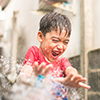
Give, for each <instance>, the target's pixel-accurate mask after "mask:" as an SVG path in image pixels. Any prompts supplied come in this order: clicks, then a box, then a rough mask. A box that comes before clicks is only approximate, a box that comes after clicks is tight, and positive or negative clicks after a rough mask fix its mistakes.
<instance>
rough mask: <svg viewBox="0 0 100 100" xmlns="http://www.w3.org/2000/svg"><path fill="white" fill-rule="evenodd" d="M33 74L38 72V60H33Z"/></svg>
mask: <svg viewBox="0 0 100 100" xmlns="http://www.w3.org/2000/svg"><path fill="white" fill-rule="evenodd" d="M33 66H34V74H35V75H36V76H37V73H38V69H37V68H38V62H34V65H33Z"/></svg>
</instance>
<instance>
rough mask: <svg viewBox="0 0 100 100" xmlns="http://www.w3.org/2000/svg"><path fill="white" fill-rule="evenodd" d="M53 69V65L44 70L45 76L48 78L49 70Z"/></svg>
mask: <svg viewBox="0 0 100 100" xmlns="http://www.w3.org/2000/svg"><path fill="white" fill-rule="evenodd" d="M52 67H53V65H52V64H49V65H47V66H46V68H45V69H44V70H43V75H44V76H46V75H47V74H48V72H49V70H50V69H51V68H52Z"/></svg>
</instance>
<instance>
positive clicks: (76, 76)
mask: <svg viewBox="0 0 100 100" xmlns="http://www.w3.org/2000/svg"><path fill="white" fill-rule="evenodd" d="M81 78H82V76H81V75H75V76H73V77H72V78H71V81H74V82H75V81H77V80H79V79H81Z"/></svg>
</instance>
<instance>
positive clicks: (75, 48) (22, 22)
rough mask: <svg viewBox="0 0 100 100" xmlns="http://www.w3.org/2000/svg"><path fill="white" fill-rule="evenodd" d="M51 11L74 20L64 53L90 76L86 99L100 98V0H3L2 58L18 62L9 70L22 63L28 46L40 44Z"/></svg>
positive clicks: (0, 25)
mask: <svg viewBox="0 0 100 100" xmlns="http://www.w3.org/2000/svg"><path fill="white" fill-rule="evenodd" d="M50 11H54V12H59V13H62V14H65V15H67V16H68V17H69V19H70V20H71V23H72V33H71V38H70V43H69V45H68V48H67V50H66V52H65V53H64V54H63V55H62V56H65V57H67V58H68V59H69V61H70V62H71V64H72V65H73V66H74V67H76V68H77V69H78V71H79V73H80V74H81V75H83V76H84V77H86V78H87V79H88V81H87V82H86V84H89V85H90V86H91V89H90V90H89V91H87V90H83V91H84V92H83V94H84V97H85V100H100V28H99V26H100V0H0V58H2V57H3V58H6V59H7V60H9V59H11V58H13V61H15V62H14V64H11V66H10V71H9V73H12V69H13V68H14V67H15V64H22V62H23V60H24V57H25V54H26V52H27V50H28V48H29V47H30V46H32V45H36V46H39V42H38V41H37V32H38V29H39V21H40V19H41V17H42V16H43V15H44V14H45V13H47V12H50ZM1 67H3V66H1ZM10 77H11V76H10ZM10 77H8V79H9V78H10ZM0 91H1V90H0ZM1 98H2V95H1ZM0 100H4V99H0Z"/></svg>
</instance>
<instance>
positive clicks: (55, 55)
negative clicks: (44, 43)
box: [52, 51, 61, 58]
mask: <svg viewBox="0 0 100 100" xmlns="http://www.w3.org/2000/svg"><path fill="white" fill-rule="evenodd" d="M60 53H61V52H54V51H52V55H53V57H54V58H57V57H58V56H59V55H60Z"/></svg>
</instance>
